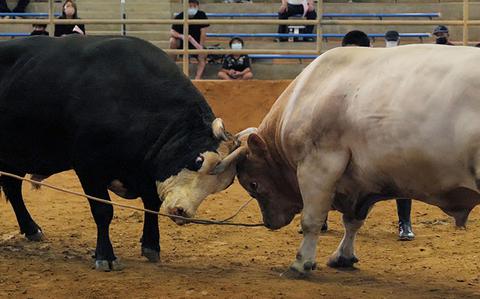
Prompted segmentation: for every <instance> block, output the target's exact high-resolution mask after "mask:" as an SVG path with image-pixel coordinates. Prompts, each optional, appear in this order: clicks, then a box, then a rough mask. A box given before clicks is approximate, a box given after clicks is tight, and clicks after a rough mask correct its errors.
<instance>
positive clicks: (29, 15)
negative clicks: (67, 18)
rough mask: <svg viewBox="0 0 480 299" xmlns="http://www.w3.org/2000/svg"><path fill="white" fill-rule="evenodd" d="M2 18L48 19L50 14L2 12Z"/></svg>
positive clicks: (56, 14)
mask: <svg viewBox="0 0 480 299" xmlns="http://www.w3.org/2000/svg"><path fill="white" fill-rule="evenodd" d="M54 16H56V17H59V16H61V14H60V13H55V14H54ZM0 17H13V18H15V17H22V18H48V13H45V12H0Z"/></svg>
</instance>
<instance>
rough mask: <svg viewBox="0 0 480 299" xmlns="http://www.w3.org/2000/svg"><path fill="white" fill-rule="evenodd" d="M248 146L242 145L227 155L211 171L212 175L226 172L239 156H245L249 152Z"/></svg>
mask: <svg viewBox="0 0 480 299" xmlns="http://www.w3.org/2000/svg"><path fill="white" fill-rule="evenodd" d="M247 150H248V149H247V147H246V146H241V147H239V148H237V149H236V150H234V151H233V152H231V153H230V155H228V156H226V157H225V159H223V160H222V161H221V162H220V163H218V164H217V165H216V166H215V168H214V169H213V170H212V171H211V172H210V174H212V175H217V174H220V173H222V172H224V171H225V170H226V169H227V168H228V167H230V165H232V164H233V163H235V162H236V161H237V160H238V159H239V158H241V157H243V156H245V155H246V153H247Z"/></svg>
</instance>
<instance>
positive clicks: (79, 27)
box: [54, 0, 85, 37]
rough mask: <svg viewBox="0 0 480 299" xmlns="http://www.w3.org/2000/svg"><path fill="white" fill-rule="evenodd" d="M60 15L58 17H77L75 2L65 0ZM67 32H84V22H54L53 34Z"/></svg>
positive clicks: (57, 34) (58, 35) (62, 34)
mask: <svg viewBox="0 0 480 299" xmlns="http://www.w3.org/2000/svg"><path fill="white" fill-rule="evenodd" d="M62 8H63V9H62V15H61V16H60V17H59V19H78V15H77V4H76V3H75V2H74V1H72V0H66V1H65V2H64V3H63V5H62ZM69 34H82V35H84V34H85V25H84V24H55V31H54V35H55V36H57V37H60V36H64V35H69Z"/></svg>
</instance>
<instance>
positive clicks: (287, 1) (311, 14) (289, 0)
mask: <svg viewBox="0 0 480 299" xmlns="http://www.w3.org/2000/svg"><path fill="white" fill-rule="evenodd" d="M294 15H302V16H304V17H307V20H315V19H316V18H317V13H316V12H315V6H314V4H313V0H282V5H281V6H280V9H279V10H278V18H279V19H280V20H287V19H288V18H289V17H291V16H294ZM313 28H314V26H313V25H308V26H306V27H305V30H304V31H303V33H306V34H311V33H313ZM278 33H281V34H285V33H287V25H279V26H278ZM303 40H304V41H308V42H313V41H315V39H314V38H313V37H307V38H304V39H303ZM278 41H280V42H286V41H288V38H286V37H281V38H278Z"/></svg>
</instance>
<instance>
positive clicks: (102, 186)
mask: <svg viewBox="0 0 480 299" xmlns="http://www.w3.org/2000/svg"><path fill="white" fill-rule="evenodd" d="M77 175H78V177H79V179H80V183H81V184H82V188H83V190H84V191H85V193H86V194H87V195H90V196H94V197H99V198H101V199H105V200H110V196H109V195H108V192H107V183H106V181H103V180H101V179H99V178H95V177H93V178H92V177H90V176H88V175H82V174H80V173H78V171H77ZM88 201H89V203H90V210H91V211H92V215H93V218H94V219H95V223H96V224H97V246H96V249H95V268H96V269H97V270H99V271H111V270H121V268H122V266H121V265H120V264H119V263H118V261H117V260H116V259H117V258H116V257H115V254H114V253H113V247H112V243H111V242H110V234H109V228H110V222H111V221H112V218H113V207H112V206H111V205H108V204H104V203H100V202H97V201H93V200H90V199H89V200H88Z"/></svg>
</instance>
